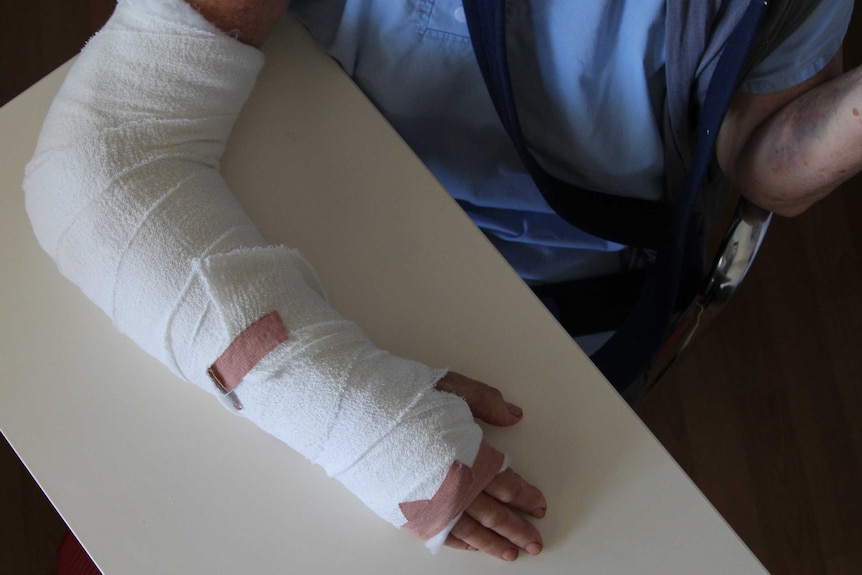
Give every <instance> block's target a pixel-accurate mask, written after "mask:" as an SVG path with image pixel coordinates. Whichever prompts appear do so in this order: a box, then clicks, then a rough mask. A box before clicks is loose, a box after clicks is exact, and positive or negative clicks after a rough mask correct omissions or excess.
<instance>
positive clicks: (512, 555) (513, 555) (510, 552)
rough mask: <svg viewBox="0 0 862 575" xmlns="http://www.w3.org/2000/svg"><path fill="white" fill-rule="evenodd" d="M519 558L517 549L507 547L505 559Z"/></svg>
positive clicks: (504, 552)
mask: <svg viewBox="0 0 862 575" xmlns="http://www.w3.org/2000/svg"><path fill="white" fill-rule="evenodd" d="M517 558H518V550H517V549H506V550H505V551H503V561H514V560H515V559H517Z"/></svg>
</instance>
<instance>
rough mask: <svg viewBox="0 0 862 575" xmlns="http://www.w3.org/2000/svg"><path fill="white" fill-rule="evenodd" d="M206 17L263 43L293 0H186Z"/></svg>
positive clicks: (234, 33)
mask: <svg viewBox="0 0 862 575" xmlns="http://www.w3.org/2000/svg"><path fill="white" fill-rule="evenodd" d="M186 2H188V3H189V4H190V5H191V6H192V7H194V8H195V9H196V10H197V11H198V12H200V13H201V14H202V15H203V16H204V18H206V19H207V20H209V21H210V22H212V23H213V24H215V25H216V26H217V27H218V28H220V29H221V30H223V31H224V32H226V33H228V34H230V35H231V36H234V37H236V38H237V39H238V40H240V41H241V42H244V43H245V44H250V45H252V46H255V47H258V48H259V47H260V46H261V45H262V44H263V43H264V41H266V39H267V38H268V37H269V34H270V33H271V32H272V28H273V26H275V23H276V22H278V19H279V18H281V16H282V14H284V11H285V10H286V9H287V5H288V4H290V0H186Z"/></svg>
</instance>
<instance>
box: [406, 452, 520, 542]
mask: <svg viewBox="0 0 862 575" xmlns="http://www.w3.org/2000/svg"><path fill="white" fill-rule="evenodd" d="M503 460H504V456H503V454H502V453H500V452H499V451H497V450H496V449H494V448H493V447H491V446H490V445H488V444H487V443H486V442H485V441H484V440H483V441H482V443H481V444H480V445H479V453H477V454H476V460H475V461H474V462H473V467H469V466H467V465H464V464H463V463H461V462H460V461H454V462H453V463H452V466H451V467H449V472H448V473H447V474H446V478H445V479H444V480H443V483H442V484H441V485H440V488H439V489H437V492H436V493H435V494H434V496H433V497H432V498H431V499H430V500H429V499H420V500H418V501H409V502H406V503H401V504H400V505H399V507H400V508H401V512H402V513H403V514H404V517H405V518H406V519H407V523H406V524H405V525H404V529H406V530H407V531H409V532H410V533H412V534H413V535H416V536H417V537H420V538H422V539H430V538H432V537H434V536H435V535H437V534H438V533H440V532H441V531H442V530H443V529H444V528H445V527H446V526H447V525H449V523H450V522H451V521H452V520H453V519H454V518H455V517H457V516H458V515H459V514H461V513H463V512H464V510H465V509H467V507H468V506H469V505H470V504H471V503H472V502H473V500H474V499H476V497H478V495H479V494H480V493H482V491H483V490H484V489H485V487H487V485H488V484H489V483H490V482H491V480H492V479H494V477H495V476H496V475H497V474H498V473H499V472H500V468H501V467H503Z"/></svg>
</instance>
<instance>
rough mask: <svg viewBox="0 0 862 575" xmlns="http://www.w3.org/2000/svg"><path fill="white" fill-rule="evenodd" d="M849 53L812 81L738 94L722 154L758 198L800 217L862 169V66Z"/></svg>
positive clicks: (749, 194)
mask: <svg viewBox="0 0 862 575" xmlns="http://www.w3.org/2000/svg"><path fill="white" fill-rule="evenodd" d="M841 70H842V58H841V52H840V51H839V53H838V54H837V55H836V56H835V57H834V58H833V59H832V61H831V62H830V63H829V64H828V65H827V66H826V67H825V68H824V69H823V70H821V71H820V72H819V73H818V74H816V75H815V76H813V77H812V78H810V79H809V80H807V81H805V82H803V83H801V84H799V85H797V86H794V87H792V88H789V89H788V90H784V91H782V92H776V93H774V94H746V93H739V94H737V95H736V96H735V97H734V99H733V102H732V103H731V108H730V110H729V112H728V115H727V117H726V119H725V122H724V124H723V125H722V129H721V132H720V133H719V140H718V145H717V149H716V152H717V154H718V159H719V163H720V165H721V167H722V169H723V170H724V172H725V173H726V174H727V175H728V177H730V179H731V181H732V182H733V184H734V186H735V188H736V189H737V190H738V191H739V192H740V193H741V194H742V195H743V196H745V197H746V198H748V199H749V200H751V201H752V202H753V203H755V204H757V205H759V206H761V207H763V208H765V209H768V210H771V211H773V212H775V213H777V214H779V215H784V216H795V215H798V214H800V213H802V212H803V211H805V210H806V209H808V208H809V207H810V206H811V205H813V204H814V203H816V202H817V201H818V200H821V199H823V198H824V197H826V196H827V195H829V193H831V192H832V191H833V190H834V189H835V188H837V187H838V186H839V185H840V184H841V183H843V182H844V181H846V180H848V179H849V178H851V177H852V176H853V175H855V174H856V173H858V172H860V171H862V119H860V116H859V110H860V109H862V68H856V69H855V70H851V71H849V72H847V73H845V74H841Z"/></svg>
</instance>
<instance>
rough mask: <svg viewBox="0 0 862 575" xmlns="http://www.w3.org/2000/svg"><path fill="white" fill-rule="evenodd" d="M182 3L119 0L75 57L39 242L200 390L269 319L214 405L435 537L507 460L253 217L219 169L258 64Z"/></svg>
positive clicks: (42, 148)
mask: <svg viewBox="0 0 862 575" xmlns="http://www.w3.org/2000/svg"><path fill="white" fill-rule="evenodd" d="M187 8H188V7H187V6H186V5H185V4H184V3H183V2H182V0H125V1H123V2H121V3H120V4H119V5H118V7H117V9H116V12H115V14H114V16H113V17H112V19H111V21H110V22H109V23H108V24H107V25H106V26H105V28H104V29H103V30H102V31H101V32H100V33H99V34H98V35H97V36H96V37H94V38H93V39H92V40H91V41H90V43H89V44H88V45H87V47H86V48H85V49H84V51H83V52H82V54H81V56H80V57H79V59H78V60H77V62H75V64H74V66H73V68H72V70H71V71H70V72H69V75H68V77H67V79H66V81H65V83H64V85H63V87H62V88H61V90H60V92H59V93H58V94H57V97H56V99H55V101H54V103H53V105H52V107H51V110H50V112H49V113H48V116H47V118H46V121H45V124H44V127H43V129H42V134H41V137H40V140H39V144H38V146H37V149H36V153H35V155H34V157H33V159H32V161H31V162H30V164H29V165H28V168H27V174H26V179H25V182H24V187H25V191H26V196H27V211H28V213H29V215H30V218H31V220H32V223H33V227H34V230H35V232H36V235H37V237H38V239H39V242H40V243H41V245H42V247H43V248H44V249H45V250H46V251H47V252H48V253H49V254H50V255H51V256H52V257H53V258H54V259H55V260H56V262H57V264H58V267H59V268H60V270H61V271H62V273H63V274H64V275H66V276H67V277H68V278H69V279H70V280H72V281H73V282H74V283H76V284H77V285H78V286H80V287H81V289H82V290H83V291H84V292H85V293H86V294H87V296H88V297H90V299H92V300H93V301H94V302H95V303H96V304H98V305H99V306H100V307H101V308H102V309H103V310H104V311H105V312H106V313H107V314H108V315H109V316H110V317H111V318H112V319H113V321H114V323H115V325H116V326H117V328H118V329H119V330H121V331H122V332H124V333H126V334H128V335H129V336H130V337H131V338H132V339H134V340H135V341H136V342H137V343H138V344H139V345H140V346H141V347H143V348H144V349H145V350H146V351H147V352H149V353H150V354H152V355H153V356H155V357H156V358H158V359H159V360H161V361H162V362H163V363H164V364H165V365H167V366H169V367H170V368H171V369H172V370H173V371H174V372H175V373H176V374H178V375H179V376H180V377H182V378H184V379H186V380H189V381H192V382H194V383H196V384H197V385H199V386H200V387H202V388H204V389H206V390H208V391H215V390H216V389H217V388H216V386H215V384H214V383H213V382H212V381H211V379H210V376H209V375H208V374H207V371H208V369H209V368H210V366H213V365H214V364H216V363H217V362H216V360H217V359H219V360H220V361H221V360H222V359H223V358H224V357H225V356H226V357H227V359H225V360H224V361H226V362H227V363H230V362H231V361H233V360H232V359H231V358H233V357H235V355H236V354H234V355H231V354H232V353H233V352H232V351H230V352H229V351H226V350H229V348H232V346H233V347H234V348H235V347H236V346H235V345H234V344H236V342H238V341H240V340H242V339H243V337H245V336H247V335H248V333H249V332H250V331H254V330H255V329H257V327H259V326H261V325H264V323H265V322H264V323H256V321H257V320H258V319H259V318H262V317H264V316H267V314H270V312H273V311H276V312H278V316H279V317H280V320H281V321H282V322H283V328H286V340H285V339H284V338H283V337H282V338H279V339H276V340H274V342H275V343H274V344H273V346H272V349H270V348H267V350H266V351H267V353H265V354H263V355H262V359H260V358H259V357H256V356H254V354H253V353H252V354H251V357H252V359H251V360H249V359H248V357H249V355H248V353H246V351H247V350H244V349H241V350H240V351H239V352H237V353H238V354H239V356H242V357H245V358H246V361H250V363H249V365H248V366H247V367H248V368H250V371H248V372H247V373H245V371H247V370H243V371H242V375H243V377H242V384H241V385H240V386H239V387H238V388H236V390H235V391H234V399H232V400H230V401H227V400H225V399H224V396H222V399H223V401H226V403H227V405H228V406H231V405H233V403H234V402H237V403H239V402H241V404H242V407H243V409H242V411H241V412H240V413H241V414H243V415H245V416H246V417H248V418H249V419H251V420H252V421H254V422H255V423H256V424H258V425H259V426H260V427H261V428H263V429H264V430H266V431H267V432H269V433H271V434H273V435H275V436H276V437H278V438H279V439H281V440H283V441H284V442H285V443H287V444H288V445H290V446H291V447H293V448H294V449H296V450H297V451H299V452H300V453H302V454H303V455H305V456H306V457H308V458H309V459H311V460H312V461H314V462H316V463H319V464H320V465H322V466H323V467H324V468H325V469H326V471H327V473H329V474H330V475H331V476H333V477H336V478H338V479H339V480H340V481H341V482H342V483H344V484H345V485H346V486H347V487H348V488H349V489H350V490H351V491H352V492H353V493H355V494H356V495H357V496H359V497H360V498H361V499H362V500H363V501H364V502H365V503H366V504H367V505H368V506H369V507H370V508H372V509H373V510H374V511H375V512H376V513H377V514H378V515H380V516H381V517H383V518H384V519H386V520H388V521H389V522H391V523H392V524H394V525H396V526H399V527H407V528H408V529H410V530H411V531H413V532H415V533H417V534H418V535H420V536H422V537H423V538H424V539H430V538H432V537H433V536H434V535H440V534H441V532H442V533H443V534H444V535H445V528H446V526H447V525H450V524H451V522H452V521H453V519H454V518H456V517H457V516H458V514H459V513H461V512H462V511H463V509H464V507H465V506H466V505H467V504H469V502H470V501H472V499H473V498H474V497H475V496H476V494H477V493H478V492H479V491H481V489H482V488H484V486H485V485H486V484H487V482H488V481H490V479H491V478H492V477H493V476H494V475H495V474H496V473H497V472H498V471H500V467H501V456H500V455H499V454H498V453H496V452H494V451H493V450H491V449H490V448H488V447H487V446H485V445H484V444H483V443H482V432H481V429H480V428H479V427H478V426H477V425H476V424H475V422H474V421H473V419H472V417H471V414H470V411H469V409H468V408H467V406H466V404H465V403H464V402H463V401H462V400H461V399H459V398H457V397H455V396H454V395H451V394H448V393H442V392H438V391H436V390H435V389H434V385H435V383H436V382H437V381H438V379H439V378H440V377H441V376H442V375H443V372H441V371H436V370H432V369H430V368H428V367H426V366H424V365H421V364H418V363H415V362H412V361H408V360H404V359H401V358H398V357H394V356H392V355H390V354H388V353H385V352H383V351H380V350H378V349H376V348H375V347H374V346H373V345H372V344H371V343H370V342H369V341H368V339H367V338H366V337H365V335H364V334H363V333H362V332H361V331H360V330H359V329H358V328H357V327H356V326H355V325H354V324H352V323H350V322H348V321H346V320H344V319H342V318H341V317H340V316H339V315H338V314H337V313H336V312H335V311H334V310H333V309H332V308H331V307H330V306H329V305H328V304H327V303H326V301H325V299H324V297H323V295H322V292H321V289H320V287H319V286H318V284H317V281H316V279H315V275H314V272H313V271H312V269H311V267H310V266H309V265H308V264H307V263H306V262H305V260H304V259H303V258H302V257H301V256H300V255H298V254H297V253H296V252H294V251H291V250H288V249H285V248H280V247H271V246H269V245H268V244H267V243H266V242H265V241H264V240H263V238H262V237H261V236H260V235H259V233H258V232H257V230H256V228H255V227H254V225H253V224H252V223H251V222H250V221H249V219H248V217H247V216H246V214H245V213H244V212H243V210H242V209H241V208H240V206H239V204H238V203H237V202H236V200H235V199H234V197H233V196H232V195H231V193H230V192H229V190H228V189H227V186H226V185H225V182H224V180H223V179H222V178H221V176H220V175H219V173H218V165H219V158H220V156H221V154H222V152H223V149H224V143H225V141H226V139H227V137H228V134H229V132H230V129H231V127H232V125H233V123H234V120H235V119H236V116H237V114H238V113H239V111H240V109H241V107H242V105H243V103H244V102H245V99H246V97H247V96H248V94H249V92H250V91H251V89H252V86H253V84H254V81H255V78H256V76H257V73H258V71H259V70H260V68H261V66H262V65H263V56H262V54H261V53H260V52H259V51H257V50H256V49H254V48H251V47H249V46H245V45H243V44H241V43H239V42H237V41H235V40H234V39H232V38H230V37H228V36H227V35H225V34H222V33H220V32H218V31H217V30H214V29H213V28H212V26H211V25H209V24H208V23H206V22H205V21H204V20H203V18H202V17H200V15H199V14H197V12H194V11H193V10H188V9H187ZM177 11H179V12H177ZM167 14H179V16H178V17H177V18H175V19H173V20H171V19H168V18H166V15H167ZM267 317H269V318H270V319H272V318H273V317H274V315H270V316H267ZM266 325H269V326H270V327H272V325H273V324H272V323H271V322H270V323H267V324H266ZM256 326H257V327H256ZM261 329H263V328H261ZM255 337H256V336H255V334H252V337H251V341H252V342H255V341H257V340H256V339H255ZM240 343H242V344H243V345H245V343H243V342H242V341H240ZM239 347H242V345H240V346H239ZM223 353H224V354H225V356H222V354H223ZM243 353H245V355H244V356H243V355H242V354H243ZM220 356H222V358H220ZM227 368H228V370H229V369H230V368H231V366H230V365H228V366H227ZM214 377H216V379H218V377H217V376H214ZM220 396H221V394H220ZM441 486H443V488H442V489H441ZM437 539H440V537H438V538H437ZM440 542H441V541H438V544H439V543H440Z"/></svg>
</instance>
